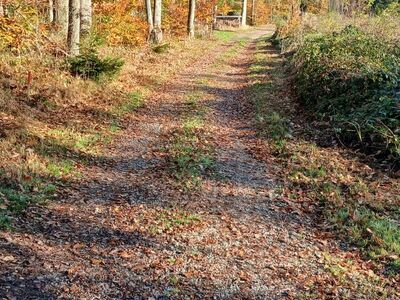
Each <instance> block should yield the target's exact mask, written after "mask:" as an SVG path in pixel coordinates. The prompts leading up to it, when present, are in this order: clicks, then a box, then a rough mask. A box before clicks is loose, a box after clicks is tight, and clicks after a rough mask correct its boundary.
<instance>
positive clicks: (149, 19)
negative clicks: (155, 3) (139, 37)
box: [145, 0, 154, 38]
mask: <svg viewBox="0 0 400 300" xmlns="http://www.w3.org/2000/svg"><path fill="white" fill-rule="evenodd" d="M145 4H146V15H147V24H148V26H149V38H150V37H151V34H152V32H153V30H154V24H153V12H152V10H151V0H145Z"/></svg>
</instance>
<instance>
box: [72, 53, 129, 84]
mask: <svg viewBox="0 0 400 300" xmlns="http://www.w3.org/2000/svg"><path fill="white" fill-rule="evenodd" d="M68 64H69V68H70V71H71V73H72V74H73V75H74V76H81V77H83V78H89V79H93V80H100V79H103V78H105V79H112V78H113V77H114V76H115V75H117V74H118V72H119V71H120V70H121V68H122V66H123V64H124V62H123V60H122V59H120V58H112V57H105V58H100V57H99V55H98V53H97V52H96V51H94V50H88V51H87V52H85V53H83V54H81V55H78V56H76V57H72V58H70V59H68Z"/></svg>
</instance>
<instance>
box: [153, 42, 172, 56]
mask: <svg viewBox="0 0 400 300" xmlns="http://www.w3.org/2000/svg"><path fill="white" fill-rule="evenodd" d="M169 49H171V45H170V44H168V43H166V44H161V45H157V46H154V47H153V51H154V52H155V53H157V54H162V53H167V52H168V51H169Z"/></svg>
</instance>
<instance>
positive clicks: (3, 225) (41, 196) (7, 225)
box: [0, 180, 57, 230]
mask: <svg viewBox="0 0 400 300" xmlns="http://www.w3.org/2000/svg"><path fill="white" fill-rule="evenodd" d="M56 190H57V187H56V186H55V185H53V184H46V183H44V182H42V181H40V180H31V182H30V183H29V184H28V183H26V184H24V185H19V186H5V185H4V186H0V229H2V230H4V229H11V228H12V227H11V221H12V218H13V217H14V216H18V215H19V214H21V213H22V212H23V211H24V210H25V209H26V208H27V207H28V205H30V204H31V203H44V202H45V201H47V200H49V199H51V198H52V197H53V195H54V193H55V192H56Z"/></svg>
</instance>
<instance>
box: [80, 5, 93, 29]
mask: <svg viewBox="0 0 400 300" xmlns="http://www.w3.org/2000/svg"><path fill="white" fill-rule="evenodd" d="M91 28H92V0H81V36H87V35H88V34H89V33H90V30H91Z"/></svg>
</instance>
